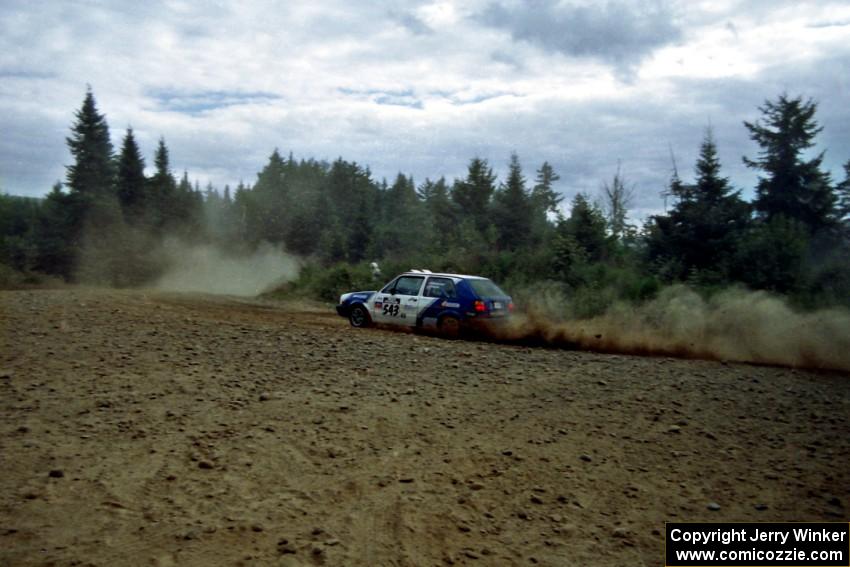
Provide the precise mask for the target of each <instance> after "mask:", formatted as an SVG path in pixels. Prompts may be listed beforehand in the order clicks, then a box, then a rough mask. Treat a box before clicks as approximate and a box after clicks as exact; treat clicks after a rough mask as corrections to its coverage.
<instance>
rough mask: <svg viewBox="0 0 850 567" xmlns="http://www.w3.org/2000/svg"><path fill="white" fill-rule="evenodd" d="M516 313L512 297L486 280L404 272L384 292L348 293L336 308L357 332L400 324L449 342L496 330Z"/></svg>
mask: <svg viewBox="0 0 850 567" xmlns="http://www.w3.org/2000/svg"><path fill="white" fill-rule="evenodd" d="M513 309H514V304H513V301H512V299H511V297H510V296H509V295H508V294H507V293H505V292H504V291H502V290H501V289H499V286H497V285H496V284H494V283H493V282H492V281H490V280H489V279H487V278H482V277H480V276H465V275H460V274H435V273H432V272H430V271H429V270H411V271H409V272H405V273H403V274H401V275H399V276H397V277H395V278H394V279H393V280H392V281H390V282H389V283H388V284H387V285H385V286H384V287H383V288H382V289H381V290H380V291H355V292H351V293H344V294H342V295H341V296H340V298H339V305H337V306H336V311H337V313H339V314H340V315H341V316H343V317H347V318H348V320H349V321H350V322H351V325H352V326H354V327H367V326H369V325H371V324H372V323H379V324H388V325H400V326H408V327H413V328H420V329H433V330H437V331H439V332H440V333H441V334H443V335H446V336H449V337H456V336H458V335H459V334H460V333H461V332H462V331H463V330H466V329H477V330H489V329H492V328H493V327H494V326H498V325H499V324H501V323H503V322H504V321H506V320H507V318H508V317H509V315H510V314H511V312H512V311H513Z"/></svg>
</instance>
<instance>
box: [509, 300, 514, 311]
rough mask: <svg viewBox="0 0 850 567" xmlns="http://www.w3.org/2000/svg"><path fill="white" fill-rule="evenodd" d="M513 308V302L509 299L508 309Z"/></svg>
mask: <svg viewBox="0 0 850 567" xmlns="http://www.w3.org/2000/svg"><path fill="white" fill-rule="evenodd" d="M513 310H514V302H513V301H510V302H508V311H513Z"/></svg>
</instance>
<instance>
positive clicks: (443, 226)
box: [419, 177, 460, 253]
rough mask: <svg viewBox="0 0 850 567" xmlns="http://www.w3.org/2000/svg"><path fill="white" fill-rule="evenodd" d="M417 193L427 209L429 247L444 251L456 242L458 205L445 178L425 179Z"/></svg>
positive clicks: (436, 250)
mask: <svg viewBox="0 0 850 567" xmlns="http://www.w3.org/2000/svg"><path fill="white" fill-rule="evenodd" d="M419 195H420V196H421V198H422V199H423V200H424V201H425V208H426V210H427V211H428V218H429V225H430V227H431V230H430V234H431V235H432V236H431V241H430V243H431V249H432V250H433V251H435V252H443V253H444V252H445V251H446V250H448V249H449V247H451V246H453V245H455V244H457V241H458V239H459V229H458V228H459V225H460V222H459V217H460V215H459V214H458V207H457V205H456V204H455V202H454V201H453V200H452V198H451V195H450V192H449V187H448V185H447V184H446V179H445V178H444V177H441V178H440V179H438V180H437V181H435V182H432V181H430V180H428V179H426V180H425V183H424V184H423V185H422V187H421V188H420V189H419Z"/></svg>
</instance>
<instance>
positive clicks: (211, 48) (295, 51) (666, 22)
mask: <svg viewBox="0 0 850 567" xmlns="http://www.w3.org/2000/svg"><path fill="white" fill-rule="evenodd" d="M86 85H91V88H92V90H93V92H94V94H95V97H96V99H97V102H98V106H99V108H100V110H101V111H102V112H104V113H105V114H106V116H107V120H108V122H109V125H110V128H111V132H112V137H113V143H114V144H115V145H116V147H118V146H119V145H120V141H121V138H122V136H123V135H124V131H125V130H126V128H127V127H130V126H132V128H133V129H134V132H135V134H136V137H137V139H138V141H139V143H140V145H141V147H142V151H143V153H144V154H145V157H146V159H147V161H148V163H152V162H153V158H152V154H153V151H154V149H155V145H156V142H157V140H158V139H159V137H160V136H163V137H164V138H165V140H166V143H167V144H168V147H169V149H170V150H171V158H172V166H173V168H174V170H175V173H177V174H180V173H182V171H183V170H188V172H189V175H190V177H191V178H192V179H197V180H199V181H200V182H201V184H206V183H207V182H208V181H211V182H212V183H213V184H214V185H216V186H218V187H223V186H224V184H225V183H229V184H231V185H234V184H236V183H238V182H239V181H240V180H244V181H245V182H246V183H251V182H253V181H254V180H255V179H256V174H257V172H258V171H259V169H260V168H262V166H263V165H264V164H265V162H266V161H267V159H268V156H269V154H270V153H271V152H272V150H274V149H275V148H279V149H280V151H281V152H284V153H288V152H290V151H291V152H293V154H294V155H295V157H296V158H309V157H314V158H317V159H327V160H333V159H335V158H336V157H339V156H342V157H343V158H345V159H347V160H352V161H357V162H358V163H361V164H363V165H368V166H369V167H370V168H371V170H372V172H373V174H374V176H375V178H376V179H381V178H383V177H386V178H388V179H392V178H393V177H394V176H395V175H396V173H397V172H398V171H402V172H405V173H409V174H412V175H413V176H414V178H415V179H416V181H417V183H418V182H421V181H423V180H424V179H425V178H426V177H430V178H432V179H433V178H437V177H440V176H446V177H447V178H448V179H449V180H451V179H452V178H454V177H460V176H463V175H464V173H465V170H466V165H467V163H468V161H469V159H470V158H472V157H474V156H479V157H483V158H486V159H488V160H489V161H490V163H491V164H492V165H493V166H494V168H495V170H496V172H497V173H499V174H502V176H503V174H504V171H505V170H506V164H507V161H508V159H509V156H510V153H511V152H514V151H515V152H516V153H517V154H518V155H519V157H520V160H521V162H522V164H523V166H524V168H525V172H526V176H527V177H528V178H533V177H534V171H535V170H536V169H537V168H538V167H539V166H540V164H541V163H542V162H543V161H544V160H546V161H549V162H550V163H552V164H553V165H554V167H555V169H556V171H557V172H558V173H559V174H560V176H561V181H560V182H559V183H558V187H557V188H558V189H559V190H560V191H561V192H562V193H563V194H564V195H565V196H566V198H567V199H570V198H571V197H572V196H573V195H574V194H575V193H577V192H578V191H588V192H591V193H595V192H596V191H597V190H598V188H599V187H600V185H601V184H602V182H603V181H604V180H606V179H607V180H610V179H611V177H612V176H613V174H614V172H615V171H616V168H617V164H618V161H619V162H620V163H621V168H622V172H623V174H624V176H625V177H626V179H627V180H628V182H629V183H630V184H631V185H634V187H635V189H636V193H637V198H636V200H635V203H634V207H635V211H634V212H633V216H636V217H641V216H645V215H646V214H649V213H651V212H653V211H658V210H659V209H660V208H661V207H662V199H661V197H660V196H659V193H660V192H661V190H662V189H663V188H664V185H665V183H666V180H667V179H668V177H669V174H670V171H671V167H672V166H671V158H670V154H671V149H672V152H673V154H674V155H675V158H676V161H677V163H678V166H679V169H680V172H681V173H682V175H683V177H685V178H686V179H688V178H691V177H692V171H693V165H694V161H695V159H696V155H697V152H698V148H699V144H700V140H701V139H702V137H703V134H704V131H705V129H706V127H707V126H708V125H711V126H712V128H713V131H714V134H715V138H716V140H717V142H718V146H719V152H720V158H721V162H722V164H723V167H724V172H725V174H726V175H727V176H729V177H730V178H731V179H732V181H733V183H734V184H735V185H736V186H737V187H739V188H741V189H743V190H744V192H745V195H749V194H751V191H752V189H751V188H752V186H753V185H754V182H755V179H756V173H755V172H753V171H751V170H747V169H746V168H744V166H743V165H742V162H741V156H743V155H749V156H754V155H755V153H756V151H757V148H756V147H755V146H754V145H753V143H752V142H751V141H750V139H749V137H748V135H747V131H746V129H745V128H744V127H743V125H742V121H744V120H750V121H753V120H756V119H758V118H759V111H758V107H759V106H760V105H761V104H763V102H764V101H765V100H766V99H775V98H776V97H777V96H778V95H779V94H780V93H782V92H787V93H788V94H789V95H792V96H797V95H802V96H804V97H807V98H808V97H811V98H813V99H814V100H816V101H817V102H818V103H819V111H818V115H817V116H818V120H819V122H820V123H821V125H822V126H823V128H824V129H823V132H822V134H821V135H820V136H819V138H818V143H819V146H818V149H819V150H826V161H825V164H826V166H827V167H828V168H829V169H830V170H832V171H833V174H834V176H836V177H838V178H842V177H843V174H842V172H841V171H842V170H841V164H842V163H844V162H846V161H847V160H848V159H850V113H848V109H850V3H848V2H847V1H846V0H841V1H829V0H822V1H805V2H802V1H783V0H751V1H744V0H740V1H738V0H710V1H699V0H696V1H688V0H670V1H663V0H658V1H628V0H610V1H607V2H605V1H578V0H577V1H558V0H527V1H520V0H469V1H460V0H456V1H453V0H424V1H413V2H395V1H372V2H350V1H343V0H339V1H337V0H309V1H304V2H300V1H287V2H260V1H251V0H242V1H238V2H237V1H194V2H189V1H179V0H171V1H169V0H165V1H155V0H152V1H138V0H136V1H133V2H125V1H122V0H115V1H102V2H101V1H94V0H89V1H84V0H78V1H70V0H66V1H47V0H41V1H40V0H20V1H16V0H4V2H2V6H0V190H1V191H4V192H7V193H11V194H18V195H43V194H45V193H46V192H47V191H48V190H49V189H50V187H51V186H52V184H53V183H54V182H55V181H57V180H62V179H64V176H65V169H64V166H66V165H68V164H69V163H70V159H71V158H70V154H69V153H68V150H67V147H66V145H65V137H66V136H67V135H68V132H69V127H70V125H71V124H72V122H73V114H74V112H75V111H76V110H77V109H78V108H79V107H80V104H81V102H82V100H83V97H84V95H85V91H86Z"/></svg>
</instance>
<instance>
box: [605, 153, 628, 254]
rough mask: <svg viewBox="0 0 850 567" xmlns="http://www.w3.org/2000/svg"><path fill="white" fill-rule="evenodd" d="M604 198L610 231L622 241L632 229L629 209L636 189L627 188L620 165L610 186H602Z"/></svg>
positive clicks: (615, 237)
mask: <svg viewBox="0 0 850 567" xmlns="http://www.w3.org/2000/svg"><path fill="white" fill-rule="evenodd" d="M602 198H603V199H604V206H605V217H606V219H607V220H608V229H609V230H610V231H611V236H613V237H614V239H615V240H620V239H621V238H622V237H623V236H624V235H625V234H626V232H627V230H628V229H630V228H631V226H630V225H629V222H628V215H629V207H630V206H631V203H632V199H634V187H627V186H626V181H625V179H624V178H623V175H622V173H620V164H619V163H618V164H617V172H616V173H615V174H614V179H613V181H612V182H611V184H610V185H609V184H608V183H607V182H605V183H603V184H602Z"/></svg>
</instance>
